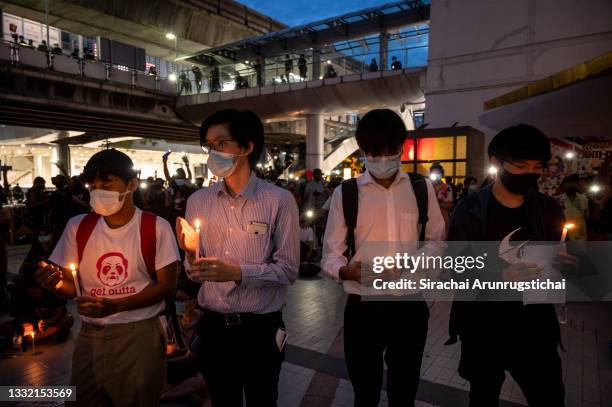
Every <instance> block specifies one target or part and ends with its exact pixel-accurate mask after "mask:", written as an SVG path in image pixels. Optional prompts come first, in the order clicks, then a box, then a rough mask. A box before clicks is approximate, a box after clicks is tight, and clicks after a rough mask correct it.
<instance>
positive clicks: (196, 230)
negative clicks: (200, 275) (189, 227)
mask: <svg viewBox="0 0 612 407" xmlns="http://www.w3.org/2000/svg"><path fill="white" fill-rule="evenodd" d="M195 232H196V236H197V241H198V242H197V244H196V249H195V258H196V259H199V258H200V219H196V220H195Z"/></svg>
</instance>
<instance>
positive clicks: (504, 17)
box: [425, 0, 612, 176]
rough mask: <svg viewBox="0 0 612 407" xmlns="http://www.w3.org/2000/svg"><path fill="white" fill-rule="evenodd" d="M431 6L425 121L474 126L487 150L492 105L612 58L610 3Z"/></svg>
mask: <svg viewBox="0 0 612 407" xmlns="http://www.w3.org/2000/svg"><path fill="white" fill-rule="evenodd" d="M431 3H432V4H431V25H430V37H429V62H428V70H427V82H426V90H425V91H426V100H427V106H426V115H425V121H426V122H427V123H429V128H435V127H447V126H450V125H452V124H453V123H454V122H458V125H468V126H472V127H474V128H477V129H479V130H481V131H482V132H484V134H485V144H488V141H489V140H490V139H491V137H492V136H493V135H494V131H492V130H491V129H488V128H486V127H483V126H481V125H479V124H478V117H479V116H480V115H481V114H482V113H483V102H484V101H485V100H488V99H491V98H493V97H496V96H499V95H502V94H504V93H506V92H508V91H510V90H513V89H516V88H517V87H520V86H522V85H524V84H526V83H529V82H531V81H534V80H537V79H540V78H543V77H546V76H548V75H551V74H554V73H556V72H559V71H561V70H563V69H566V68H569V67H571V66H573V65H576V64H578V63H580V62H583V61H585V60H588V59H591V58H594V57H596V56H599V55H601V54H603V53H605V52H608V51H610V50H612V23H611V22H612V1H610V0H584V1H575V0H574V1H572V0H512V1H508V0H432V2H431ZM549 136H554V135H549ZM475 175H476V176H479V175H480V174H475Z"/></svg>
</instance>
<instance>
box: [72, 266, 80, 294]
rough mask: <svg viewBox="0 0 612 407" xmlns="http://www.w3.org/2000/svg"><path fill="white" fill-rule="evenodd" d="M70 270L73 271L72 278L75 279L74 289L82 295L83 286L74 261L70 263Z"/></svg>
mask: <svg viewBox="0 0 612 407" xmlns="http://www.w3.org/2000/svg"><path fill="white" fill-rule="evenodd" d="M70 272H71V273H72V279H73V280H74V289H75V291H76V293H77V295H79V296H81V295H83V293H82V292H81V286H80V285H79V279H78V276H77V270H76V266H75V264H74V263H70Z"/></svg>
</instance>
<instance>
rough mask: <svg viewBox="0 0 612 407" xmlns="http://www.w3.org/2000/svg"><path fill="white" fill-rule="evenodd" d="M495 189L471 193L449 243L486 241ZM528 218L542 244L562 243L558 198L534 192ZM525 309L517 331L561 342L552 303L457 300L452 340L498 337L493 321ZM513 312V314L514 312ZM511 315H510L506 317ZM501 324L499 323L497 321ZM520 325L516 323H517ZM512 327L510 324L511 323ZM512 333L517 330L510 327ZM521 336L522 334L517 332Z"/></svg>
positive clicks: (527, 199) (457, 210) (529, 198)
mask: <svg viewBox="0 0 612 407" xmlns="http://www.w3.org/2000/svg"><path fill="white" fill-rule="evenodd" d="M491 188H492V186H491V185H489V186H486V187H484V188H483V189H482V190H481V191H479V192H476V193H473V194H470V195H468V196H466V197H465V198H464V199H462V200H461V201H460V202H459V204H458V205H457V207H456V208H455V210H454V211H453V215H452V219H451V223H450V227H449V232H448V240H449V241H465V242H467V241H485V240H486V232H487V209H488V207H489V201H490V199H491V193H492V192H491ZM523 208H524V209H525V212H526V215H527V219H528V220H529V222H530V225H531V227H532V228H533V231H534V233H535V235H536V240H538V241H559V240H560V239H561V227H562V225H563V224H564V223H565V216H564V214H563V209H562V208H561V206H560V205H559V203H558V202H557V201H556V200H555V199H554V198H551V197H549V196H547V195H544V194H542V193H539V192H536V191H530V192H529V193H528V194H527V195H526V197H525V203H524V205H523ZM513 309H514V310H516V309H521V311H520V312H521V313H522V314H523V315H522V316H521V317H520V318H518V319H517V320H519V321H520V323H519V324H518V325H516V329H517V330H521V331H529V333H530V334H531V333H533V334H534V335H537V336H539V337H540V339H544V340H549V339H550V340H555V341H559V337H560V331H559V323H558V319H557V315H556V312H555V309H554V307H553V306H552V305H550V304H543V305H527V306H525V307H522V308H521V307H520V306H517V304H513V303H501V302H498V303H478V302H461V301H454V302H453V306H452V309H451V315H450V321H449V334H450V337H451V338H450V339H449V342H448V343H454V342H456V338H457V336H459V337H461V339H462V340H465V338H482V337H483V336H485V335H483V332H485V333H486V334H488V335H495V332H491V331H492V330H494V329H495V328H494V326H495V325H492V324H490V322H493V321H495V320H496V319H499V318H502V316H501V315H499V314H496V313H506V312H508V310H513ZM510 312H512V311H510ZM506 315H507V314H506ZM496 322H499V321H496ZM514 322H516V321H514ZM509 324H510V322H509ZM509 329H510V330H512V329H514V327H512V328H509ZM515 333H517V334H520V332H515Z"/></svg>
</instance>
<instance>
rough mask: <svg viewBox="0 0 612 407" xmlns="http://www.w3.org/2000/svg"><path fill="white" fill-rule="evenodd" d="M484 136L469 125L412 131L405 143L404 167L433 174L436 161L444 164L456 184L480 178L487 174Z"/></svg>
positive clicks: (424, 173) (447, 174)
mask: <svg viewBox="0 0 612 407" xmlns="http://www.w3.org/2000/svg"><path fill="white" fill-rule="evenodd" d="M483 158H484V136H483V134H482V133H481V132H479V131H478V130H476V129H474V128H472V127H469V126H464V127H445V128H438V129H423V130H412V131H409V132H408V137H407V138H406V141H405V142H404V149H403V154H402V170H403V171H404V172H417V173H419V174H423V175H429V168H430V167H431V165H432V163H434V162H439V163H440V164H442V166H443V167H444V175H445V176H447V177H451V178H452V181H453V182H454V183H458V182H463V179H464V178H465V177H466V176H468V175H471V176H474V177H476V178H477V179H478V180H479V181H480V180H482V179H483V178H484V176H485V168H486V166H485V164H484V163H483Z"/></svg>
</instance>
